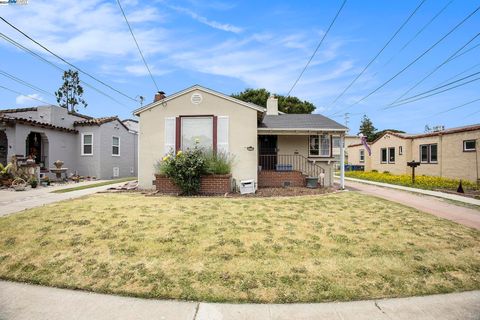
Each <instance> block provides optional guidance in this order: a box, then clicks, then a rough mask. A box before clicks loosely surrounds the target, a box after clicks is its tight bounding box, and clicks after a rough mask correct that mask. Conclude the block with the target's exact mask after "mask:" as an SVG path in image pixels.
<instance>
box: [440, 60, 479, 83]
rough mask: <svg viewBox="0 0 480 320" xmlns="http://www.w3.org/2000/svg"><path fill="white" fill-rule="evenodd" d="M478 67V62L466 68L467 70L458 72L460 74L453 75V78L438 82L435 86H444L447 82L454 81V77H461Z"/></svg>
mask: <svg viewBox="0 0 480 320" xmlns="http://www.w3.org/2000/svg"><path fill="white" fill-rule="evenodd" d="M478 66H480V62H479V63H476V64H474V65H473V66H470V67H468V68H467V69H465V70H463V71H462V72H460V73H457V74H456V75H454V76H453V77H450V78H448V79H447V80H444V81H442V82H440V83H437V84H436V85H437V86H440V85H442V84H444V83H447V82H449V81H450V80H452V79H455V78H456V77H458V76H461V75H462V74H464V73H465V72H467V71H470V70H473V69H475V68H476V67H478Z"/></svg>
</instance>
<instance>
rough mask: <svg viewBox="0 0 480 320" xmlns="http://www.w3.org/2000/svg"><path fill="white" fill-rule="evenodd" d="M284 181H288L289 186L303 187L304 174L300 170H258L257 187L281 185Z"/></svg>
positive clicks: (304, 183) (304, 182)
mask: <svg viewBox="0 0 480 320" xmlns="http://www.w3.org/2000/svg"><path fill="white" fill-rule="evenodd" d="M284 182H290V186H291V187H305V185H306V181H305V175H304V174H302V173H301V172H300V171H273V170H262V171H260V172H258V187H259V188H262V187H283V186H284Z"/></svg>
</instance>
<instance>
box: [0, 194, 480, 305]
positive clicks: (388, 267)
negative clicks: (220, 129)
mask: <svg viewBox="0 0 480 320" xmlns="http://www.w3.org/2000/svg"><path fill="white" fill-rule="evenodd" d="M0 278H3V279H10V280H15V281H26V282H31V283H38V284H44V285H49V286H57V287H67V288H79V289H85V290H91V291H96V292H108V293H116V294H125V295H132V296H140V297H151V298H172V299H185V300H202V301H236V302H279V303H282V302H318V301H327V300H352V299H370V298H380V297H397V296H411V295H423V294H433V293H441V292H451V291H461V290H472V289H480V232H479V231H477V230H473V229H469V228H466V227H463V226H461V225H458V224H455V223H452V222H449V221H447V220H442V219H438V218H436V217H434V216H431V215H428V214H425V213H422V212H419V211H416V210H414V209H410V208H407V207H404V206H401V205H398V204H394V203H392V202H388V201H384V200H381V199H377V198H374V197H368V196H364V195H360V194H358V193H355V192H348V193H337V194H329V195H319V196H304V197H281V198H263V199H262V198H246V199H245V198H244V199H242V198H233V199H232V198H230V199H229V198H173V197H145V196H143V195H140V194H99V195H95V196H91V197H86V198H81V199H77V200H70V201H66V202H62V203H57V204H54V205H50V206H45V207H40V208H37V209H32V210H28V211H26V212H24V213H19V214H15V215H11V216H7V217H3V218H0Z"/></svg>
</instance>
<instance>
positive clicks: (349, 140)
mask: <svg viewBox="0 0 480 320" xmlns="http://www.w3.org/2000/svg"><path fill="white" fill-rule="evenodd" d="M340 139H341V137H340V136H333V138H332V143H333V150H332V152H333V157H334V158H335V161H336V162H337V167H338V165H339V163H340V152H341V149H340ZM359 141H360V138H359V137H358V136H345V137H344V144H345V148H347V147H348V146H349V145H351V144H356V143H358V142H359ZM345 163H348V153H347V150H345ZM337 169H338V168H337Z"/></svg>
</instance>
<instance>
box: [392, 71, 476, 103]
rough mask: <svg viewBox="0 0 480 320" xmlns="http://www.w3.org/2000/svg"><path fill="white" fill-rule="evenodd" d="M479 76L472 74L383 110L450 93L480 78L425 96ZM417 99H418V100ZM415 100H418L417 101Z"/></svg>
mask: <svg viewBox="0 0 480 320" xmlns="http://www.w3.org/2000/svg"><path fill="white" fill-rule="evenodd" d="M478 74H480V71H479V72H475V73H472V74H470V75H468V76H466V77H463V78H461V79H458V80H455V81H452V82H450V83H447V84H445V85H443V86H440V87H436V88H433V89H430V90H428V91H425V92H422V93H419V94H417V95H414V96H411V97H408V98H406V99H403V100H400V101H399V103H397V104H396V105H393V106H387V107H385V108H383V109H384V110H386V109H391V108H395V107H398V106H401V105H404V104H409V103H412V102H415V101H418V100H422V99H425V98H428V97H431V96H434V95H437V94H440V93H442V92H445V91H450V90H452V89H455V88H458V87H461V86H464V85H466V84H469V83H471V82H474V81H477V80H479V79H480V77H478V78H475V79H472V80H469V81H466V82H463V83H460V84H458V85H456V86H453V87H450V88H446V89H444V90H441V91H438V92H435V93H432V94H429V95H426V96H425V94H427V93H430V92H433V91H437V90H438V89H441V88H444V87H448V86H449V85H452V84H454V83H457V82H460V81H462V80H465V79H468V78H471V77H473V76H476V75H478ZM422 96H423V97H422ZM416 97H418V98H416ZM415 98H416V99H415ZM412 99H413V100H412Z"/></svg>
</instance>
